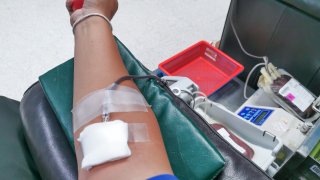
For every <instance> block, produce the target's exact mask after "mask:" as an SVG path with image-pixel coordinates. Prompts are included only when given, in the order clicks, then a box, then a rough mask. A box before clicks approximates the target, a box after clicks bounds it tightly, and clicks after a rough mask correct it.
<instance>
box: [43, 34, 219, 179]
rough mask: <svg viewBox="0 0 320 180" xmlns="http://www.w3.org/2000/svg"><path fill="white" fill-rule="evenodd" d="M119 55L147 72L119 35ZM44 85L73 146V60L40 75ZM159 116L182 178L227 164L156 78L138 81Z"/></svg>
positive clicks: (203, 175)
mask: <svg viewBox="0 0 320 180" xmlns="http://www.w3.org/2000/svg"><path fill="white" fill-rule="evenodd" d="M116 42H117V44H118V48H119V51H120V55H121V57H122V59H123V61H124V64H125V65H126V67H127V69H128V71H129V74H131V75H146V74H150V71H149V70H148V69H146V68H145V67H144V66H143V65H142V64H141V63H140V62H139V61H138V60H136V59H135V57H134V56H133V55H132V54H131V53H130V51H129V50H128V49H127V48H126V47H125V46H124V45H123V44H122V43H121V42H120V41H119V40H118V39H116ZM39 79H40V83H41V86H42V88H43V90H44V92H45V94H46V96H47V99H48V100H49V103H50V104H51V106H52V108H53V110H54V112H55V113H56V114H57V117H58V119H59V121H60V124H61V126H62V127H63V130H64V131H65V134H66V135H67V137H68V139H69V142H70V145H71V146H73V131H72V115H71V109H72V92H73V60H69V61H67V62H66V63H64V64H62V65H60V66H58V67H56V68H54V69H52V70H50V71H49V72H47V73H46V74H44V75H42V76H41V77H40V78H39ZM136 84H137V86H138V87H139V89H140V91H141V92H142V94H143V95H144V96H145V98H146V100H147V101H148V103H149V104H151V105H152V108H153V111H154V113H155V115H156V117H157V119H158V122H159V125H160V129H161V132H162V137H163V140H164V143H165V146H166V150H167V154H168V157H169V160H170V164H171V166H172V169H173V171H174V173H175V175H176V176H177V177H178V178H179V179H192V180H193V179H212V178H214V177H216V176H217V175H218V174H219V173H220V172H221V170H222V169H223V166H224V159H223V158H222V156H221V155H220V153H219V152H218V151H217V149H216V148H215V146H214V145H213V144H212V143H211V142H209V141H208V139H207V138H206V137H205V136H204V135H203V134H202V133H201V132H200V131H199V130H198V129H197V128H196V127H195V126H194V125H193V124H192V123H191V121H190V120H189V119H188V117H186V116H185V115H184V114H183V113H182V112H181V111H180V110H179V109H178V108H177V107H176V106H175V105H174V103H173V100H172V98H171V97H170V95H169V94H167V92H165V90H164V89H162V88H161V87H160V86H159V85H158V84H157V83H156V82H155V81H154V80H138V81H136Z"/></svg>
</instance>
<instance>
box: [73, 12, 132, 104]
mask: <svg viewBox="0 0 320 180" xmlns="http://www.w3.org/2000/svg"><path fill="white" fill-rule="evenodd" d="M127 74H128V73H127V70H126V69H125V67H124V65H123V63H122V60H121V57H120V55H119V53H118V49H117V45H116V43H115V41H114V37H113V35H112V32H111V30H110V28H109V26H108V24H107V23H106V22H105V20H104V19H102V18H101V17H97V16H93V17H89V18H88V19H87V20H85V21H83V22H81V23H80V24H79V25H78V26H77V27H76V28H75V64H74V87H75V88H74V103H76V102H77V101H78V100H79V99H80V98H82V97H83V96H85V95H87V94H88V93H89V92H92V91H94V90H97V89H101V88H103V87H106V86H108V85H110V84H111V83H113V82H114V81H115V80H116V79H118V78H119V77H121V76H124V75H127ZM126 83H127V85H128V84H130V86H133V83H128V82H126Z"/></svg>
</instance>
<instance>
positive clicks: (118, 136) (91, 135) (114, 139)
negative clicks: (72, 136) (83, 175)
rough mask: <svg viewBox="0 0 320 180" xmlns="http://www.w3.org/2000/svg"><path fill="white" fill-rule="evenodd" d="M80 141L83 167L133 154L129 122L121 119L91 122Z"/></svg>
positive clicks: (82, 133) (90, 166) (89, 167)
mask: <svg viewBox="0 0 320 180" xmlns="http://www.w3.org/2000/svg"><path fill="white" fill-rule="evenodd" d="M78 141H79V142H80V144H81V148H82V152H83V160H82V164H81V166H82V168H83V169H87V170H89V169H91V168H92V167H93V166H96V165H99V164H102V163H106V162H109V161H115V160H118V159H123V158H126V157H129V156H130V155H131V151H130V148H129V146H128V124H127V123H125V122H123V121H121V120H115V121H110V122H101V123H95V124H91V125H89V126H87V127H86V128H85V129H84V130H83V131H82V132H81V133H80V136H79V139H78Z"/></svg>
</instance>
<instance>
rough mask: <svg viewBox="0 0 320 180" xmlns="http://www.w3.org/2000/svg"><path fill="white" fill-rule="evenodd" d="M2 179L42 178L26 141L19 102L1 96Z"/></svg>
mask: <svg viewBox="0 0 320 180" xmlns="http://www.w3.org/2000/svg"><path fill="white" fill-rule="evenodd" d="M0 172H1V173H0V179H3V180H6V179H8V180H9V179H25V180H29V179H30V180H36V179H40V176H39V174H38V171H37V169H36V167H35V164H34V162H33V159H32V157H31V154H30V152H29V149H28V145H27V143H26V140H25V137H24V132H23V127H22V123H21V118H20V112H19V102H17V101H14V100H11V99H8V98H5V97H3V96H0Z"/></svg>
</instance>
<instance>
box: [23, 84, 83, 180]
mask: <svg viewBox="0 0 320 180" xmlns="http://www.w3.org/2000/svg"><path fill="white" fill-rule="evenodd" d="M20 112H21V117H22V123H23V126H24V128H25V132H26V139H27V143H28V146H29V148H30V151H31V154H32V156H33V159H34V161H35V163H36V166H37V168H38V170H39V173H40V175H41V177H42V179H46V180H50V179H52V180H57V179H63V180H75V179H77V177H78V172H77V162H76V158H75V154H74V153H73V151H72V149H71V146H70V145H69V143H68V141H67V138H66V136H65V134H64V132H63V131H62V128H61V126H60V124H59V122H58V121H57V119H56V116H55V114H54V112H53V111H52V109H51V106H50V105H49V103H48V101H47V99H46V97H45V95H44V93H43V91H42V88H41V86H40V84H39V83H36V84H35V85H33V86H32V87H31V88H29V89H28V90H27V92H26V93H25V94H24V97H23V99H22V101H21V104H20Z"/></svg>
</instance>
